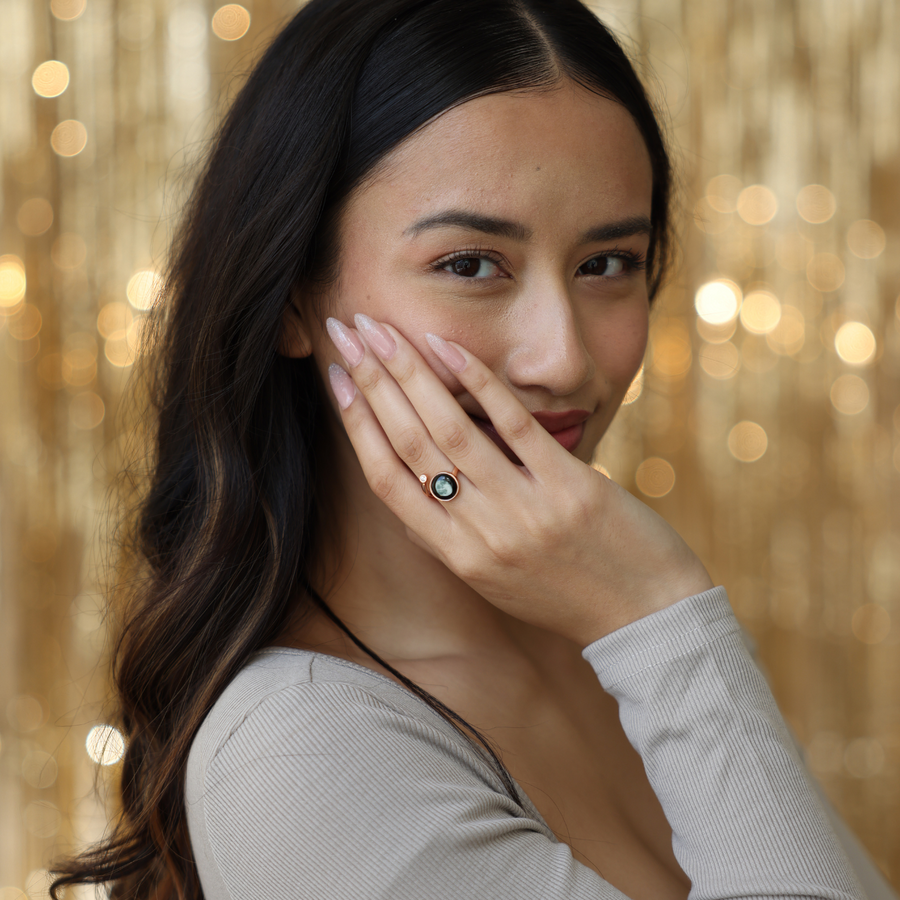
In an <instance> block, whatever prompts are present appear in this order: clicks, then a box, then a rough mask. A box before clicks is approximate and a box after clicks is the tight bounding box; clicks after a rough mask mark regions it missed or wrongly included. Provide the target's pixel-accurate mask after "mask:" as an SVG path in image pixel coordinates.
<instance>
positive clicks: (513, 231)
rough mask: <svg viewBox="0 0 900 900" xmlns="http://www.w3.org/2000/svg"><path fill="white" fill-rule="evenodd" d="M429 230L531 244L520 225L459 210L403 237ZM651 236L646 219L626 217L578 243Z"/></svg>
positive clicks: (411, 228) (596, 228)
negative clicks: (455, 230)
mask: <svg viewBox="0 0 900 900" xmlns="http://www.w3.org/2000/svg"><path fill="white" fill-rule="evenodd" d="M431 228H464V229H466V230H467V231H479V232H481V233H482V234H492V235H495V236H496V237H504V238H508V239H510V240H513V241H518V242H520V243H522V242H525V241H529V240H531V238H532V236H533V234H534V232H533V231H532V230H531V229H530V228H527V227H526V226H525V225H522V224H521V223H520V222H512V221H510V220H509V219H497V218H494V217H493V216H483V215H481V214H480V213H474V212H468V211H467V210H463V209H448V210H445V211H444V212H439V213H436V214H435V215H433V216H426V217H425V218H424V219H419V220H418V221H416V222H413V224H412V225H410V226H409V228H407V229H406V230H405V231H404V232H403V233H404V234H405V235H407V236H409V237H416V236H417V235H420V234H421V233H422V232H423V231H428V230H429V229H431ZM652 233H653V228H652V225H651V223H650V220H649V219H648V218H647V217H646V216H629V217H628V218H625V219H620V220H619V221H618V222H608V223H606V224H604V225H595V226H594V227H593V228H589V229H588V230H587V231H585V232H584V233H583V234H582V235H581V239H580V241H579V243H582V244H591V243H600V242H603V241H615V240H618V239H619V238H626V237H633V236H634V235H636V234H652Z"/></svg>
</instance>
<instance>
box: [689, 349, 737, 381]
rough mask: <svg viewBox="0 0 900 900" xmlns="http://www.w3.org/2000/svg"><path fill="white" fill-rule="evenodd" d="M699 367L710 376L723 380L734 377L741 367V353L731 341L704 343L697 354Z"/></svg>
mask: <svg viewBox="0 0 900 900" xmlns="http://www.w3.org/2000/svg"><path fill="white" fill-rule="evenodd" d="M697 358H698V360H699V361H700V368H701V369H703V371H704V372H706V374H707V375H709V376H710V377H711V378H716V379H718V380H720V381H724V380H726V379H728V378H734V376H735V375H737V373H738V370H739V369H740V367H741V354H740V351H739V350H738V348H737V347H735V345H734V344H732V343H731V341H725V342H724V343H720V344H704V346H703V347H702V348H701V349H700V352H699V353H698V354H697Z"/></svg>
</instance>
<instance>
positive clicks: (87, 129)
mask: <svg viewBox="0 0 900 900" xmlns="http://www.w3.org/2000/svg"><path fill="white" fill-rule="evenodd" d="M593 6H594V8H595V10H596V11H597V12H598V14H600V16H601V17H602V18H604V20H605V21H607V22H608V23H609V24H610V25H612V27H613V28H615V29H616V30H617V31H618V32H619V34H621V35H622V37H623V39H624V41H625V43H626V45H627V48H628V49H629V52H630V53H631V54H632V56H633V58H634V59H635V60H636V61H637V62H638V63H639V65H640V66H641V67H642V70H643V71H644V72H645V74H646V76H647V80H648V83H649V84H650V86H651V89H652V91H653V93H654V96H656V97H657V98H658V100H659V102H660V103H661V104H662V105H664V106H665V108H666V109H667V111H668V115H669V120H670V138H671V143H672V146H673V148H674V149H675V152H676V156H677V157H678V160H679V165H680V170H681V179H682V192H681V198H680V200H681V203H682V206H683V215H682V216H681V219H682V221H683V229H682V230H683V234H682V248H683V251H682V256H683V258H682V260H681V265H680V267H679V270H678V272H677V274H676V276H675V278H674V280H673V282H672V284H670V285H669V287H668V288H667V290H666V291H665V294H664V295H663V296H662V297H661V298H660V299H659V301H658V305H657V310H656V312H655V313H654V320H653V325H652V336H651V347H650V350H649V351H648V356H647V360H646V362H645V366H644V369H643V371H642V373H641V375H640V376H639V377H638V379H637V380H636V382H635V384H634V386H633V387H632V390H631V392H630V394H629V397H628V401H629V402H628V405H627V406H625V407H624V408H623V410H622V413H621V414H620V416H619V418H618V419H617V421H616V423H615V425H614V427H613V429H612V431H611V433H610V434H609V435H608V436H607V438H605V439H604V441H603V443H602V444H601V446H600V448H598V452H597V456H596V463H595V464H596V465H597V466H599V467H602V468H604V469H605V470H606V471H608V472H609V473H610V474H611V475H612V476H613V477H614V478H616V480H617V481H619V482H620V483H621V484H623V485H625V486H626V487H628V488H629V489H630V490H633V491H634V492H635V493H637V494H638V496H641V497H642V499H644V500H646V502H647V503H649V504H650V505H652V506H653V507H654V508H656V509H657V510H658V511H659V512H661V513H662V514H663V515H664V516H665V517H666V518H667V519H668V520H669V521H671V522H672V523H673V524H674V525H675V526H676V527H677V528H678V529H679V530H680V531H681V532H682V533H683V534H684V535H685V537H686V538H687V539H688V541H689V542H690V543H691V544H692V546H693V547H695V549H696V550H697V551H698V552H699V553H700V555H701V556H702V558H703V559H704V561H705V562H706V563H707V564H708V566H709V568H710V570H711V572H712V574H713V577H714V578H715V580H716V581H717V582H720V583H723V584H725V585H726V587H727V588H728V589H729V592H730V595H731V597H732V601H733V603H734V606H735V609H736V612H737V614H738V616H739V618H740V619H741V620H742V622H743V623H744V624H745V626H746V627H747V629H748V630H749V631H750V632H751V634H752V635H753V636H754V638H755V639H756V641H757V643H758V646H759V654H760V659H761V661H762V663H763V665H764V667H765V668H766V670H767V673H768V675H769V677H770V679H771V681H772V684H773V688H774V690H775V694H776V696H777V698H778V700H779V703H780V704H781V706H782V709H783V710H784V712H785V714H786V716H787V718H788V720H789V722H790V723H791V725H792V727H793V729H794V731H795V733H796V734H797V737H798V739H799V740H800V742H801V744H802V745H803V747H804V751H805V754H806V759H807V762H808V764H809V767H810V769H811V770H812V771H813V773H814V774H815V775H816V777H817V778H818V779H819V780H820V781H821V782H822V784H823V785H824V787H825V789H826V791H827V792H828V794H829V796H830V797H831V798H832V800H833V802H834V803H835V805H836V806H837V808H838V809H839V810H840V811H841V812H842V814H843V815H844V817H845V818H846V820H847V822H848V823H849V824H850V826H851V827H852V828H853V829H854V830H855V832H856V833H857V834H858V835H859V837H860V838H861V839H862V841H863V842H864V843H865V845H866V846H867V848H868V849H869V851H870V852H871V853H872V855H873V857H874V858H875V859H876V861H877V862H878V864H879V865H880V866H881V867H882V869H883V870H884V871H885V873H886V874H887V875H888V877H889V878H890V879H892V880H893V883H894V884H895V886H898V887H900V705H898V700H900V652H898V645H900V522H898V516H897V513H896V512H895V510H896V509H897V508H898V501H900V377H898V376H900V305H898V292H900V271H898V269H900V262H898V261H900V253H898V250H900V218H898V217H900V213H898V209H900V154H898V149H900V148H898V143H900V127H898V124H900V123H898V111H900V54H898V52H897V48H898V47H900V5H898V4H897V3H896V2H895V0H891V2H875V0H856V2H854V3H848V2H846V0H617V2H612V3H605V4H601V3H594V4H593ZM296 8H297V4H296V2H294V0H289V2H279V0H254V2H250V0H245V2H244V3H243V4H241V5H238V4H227V5H224V6H223V5H221V4H220V3H214V2H208V0H143V2H140V0H132V2H126V0H3V3H2V5H0V164H2V177H0V203H2V209H3V218H2V230H0V385H2V390H0V622H2V626H0V798H2V801H0V900H13V898H20V897H30V898H38V897H44V896H46V884H47V878H46V866H47V864H48V862H49V861H50V859H51V858H52V857H53V856H54V855H55V854H56V853H57V852H60V851H62V850H67V849H71V848H73V847H75V846H79V845H82V844H83V843H85V842H88V841H92V840H95V839H97V838H98V837H99V836H100V835H101V834H102V831H103V829H104V827H105V823H106V819H107V803H108V801H109V797H110V788H111V786H112V785H113V784H114V782H115V778H116V776H117V772H118V768H119V765H118V759H119V756H120V754H121V744H120V736H119V735H118V733H117V732H115V731H114V730H112V729H111V728H109V726H107V722H106V718H105V715H106V714H108V711H109V710H108V689H107V686H106V684H105V680H104V679H105V673H104V670H103V666H102V664H99V663H98V660H99V659H100V658H101V655H102V653H103V651H104V647H105V644H106V634H105V624H104V621H103V617H102V610H103V590H104V587H105V585H106V583H107V580H108V569H107V566H108V564H109V558H108V554H109V549H108V544H106V543H105V540H106V537H105V536H106V529H107V519H106V518H105V509H106V504H107V502H108V497H109V492H110V490H111V485H112V484H113V480H114V478H115V475H116V473H117V472H118V471H119V468H120V466H121V460H122V450H123V446H124V442H125V441H126V440H128V439H129V438H130V437H131V438H133V436H134V435H135V434H137V435H138V436H140V431H139V430H137V429H139V426H140V425H141V423H134V422H132V423H128V422H127V421H126V420H125V419H124V417H123V416H121V415H119V414H118V413H119V402H120V398H121V397H122V392H123V389H124V387H125V383H126V381H127V378H128V374H129V372H130V369H131V366H132V364H133V361H134V354H135V351H136V347H137V346H138V340H139V336H140V329H141V323H142V322H143V320H144V318H145V316H146V314H147V310H148V308H149V306H150V305H151V303H152V301H153V297H154V294H155V290H156V288H157V287H158V284H159V276H158V274H157V273H158V271H159V270H160V268H161V267H162V262H163V260H164V254H165V249H166V245H167V241H168V238H169V236H170V232H171V229H170V223H171V221H172V217H173V216H177V212H178V208H179V205H180V202H181V201H182V199H183V197H184V192H185V189H186V187H187V186H188V185H189V182H190V175H191V167H190V161H191V159H192V158H193V157H194V155H195V154H194V152H193V151H194V150H195V149H198V148H200V147H201V146H202V141H203V140H204V138H205V137H206V136H207V135H208V133H209V129H210V127H211V125H212V123H213V122H214V121H215V118H216V116H217V114H218V113H219V112H220V111H221V108H222V106H223V104H224V103H226V102H227V98H228V97H229V96H231V95H232V94H233V90H234V88H235V86H236V85H237V84H239V82H240V80H241V73H244V72H246V71H247V70H248V69H249V67H250V66H251V65H252V61H253V59H254V58H255V57H256V56H257V55H258V53H259V51H260V50H261V48H262V47H263V46H264V45H265V43H266V42H267V41H268V40H269V39H271V36H272V35H273V34H274V32H275V30H276V29H277V27H278V26H279V25H280V24H281V23H283V22H284V21H285V20H286V17H287V16H288V15H290V14H291V13H292V12H293V11H294V10H295V9H296ZM95 788H96V789H97V790H95ZM71 893H72V895H75V896H77V895H78V894H79V893H85V892H77V891H72V892H71Z"/></svg>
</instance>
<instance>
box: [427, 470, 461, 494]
mask: <svg viewBox="0 0 900 900" xmlns="http://www.w3.org/2000/svg"><path fill="white" fill-rule="evenodd" d="M431 490H432V491H433V492H434V494H435V495H436V496H437V497H440V499H441V500H452V499H453V498H454V497H455V496H456V492H457V491H458V490H459V484H458V482H457V481H456V479H455V478H454V477H453V476H452V475H447V474H445V473H443V472H442V473H441V474H440V475H435V476H434V478H432V479H431Z"/></svg>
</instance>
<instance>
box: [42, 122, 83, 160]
mask: <svg viewBox="0 0 900 900" xmlns="http://www.w3.org/2000/svg"><path fill="white" fill-rule="evenodd" d="M87 139H88V135H87V128H85V127H84V125H82V124H81V122H79V121H78V120H77V119H66V120H65V121H64V122H60V123H59V125H57V126H56V128H54V129H53V132H52V134H51V135H50V146H51V147H53V149H54V151H55V152H56V154H57V155H58V156H78V154H79V153H81V151H82V150H84V148H85V147H86V146H87Z"/></svg>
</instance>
